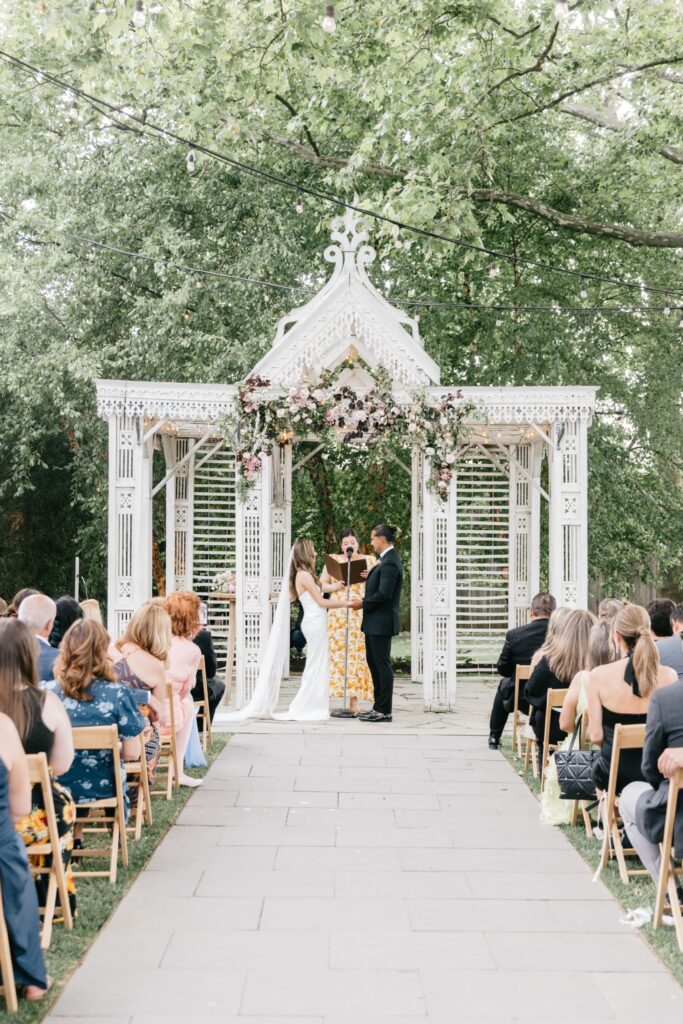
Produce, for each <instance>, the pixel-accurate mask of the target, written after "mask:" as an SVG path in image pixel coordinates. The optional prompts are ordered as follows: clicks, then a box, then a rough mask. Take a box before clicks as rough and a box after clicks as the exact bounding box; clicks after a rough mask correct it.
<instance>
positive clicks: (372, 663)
mask: <svg viewBox="0 0 683 1024" xmlns="http://www.w3.org/2000/svg"><path fill="white" fill-rule="evenodd" d="M395 537H396V531H395V530H394V528H393V527H391V526H387V525H386V523H382V524H380V525H379V526H376V527H375V529H374V530H373V531H372V536H371V538H370V543H371V544H372V547H373V550H374V552H375V554H376V555H377V556H378V561H377V564H376V565H375V566H374V567H373V568H372V569H371V570H370V572H369V574H368V577H367V582H366V584H365V597H364V599H363V600H362V601H354V602H353V604H352V605H351V607H352V608H356V609H358V608H362V609H363V622H362V625H361V629H362V630H363V633H364V634H365V656H366V658H367V662H368V668H369V669H370V675H371V676H372V684H373V687H374V690H375V702H374V705H373V708H372V711H368V712H366V713H365V714H362V715H359V718H362V719H363V721H364V722H390V721H391V720H392V713H391V702H392V698H393V694H394V673H393V669H392V667H391V638H392V637H393V636H397V635H398V632H399V607H400V603H401V587H402V585H403V563H402V562H401V559H400V558H399V555H398V552H397V551H396V549H395V548H394V539H395Z"/></svg>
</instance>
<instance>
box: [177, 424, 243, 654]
mask: <svg viewBox="0 0 683 1024" xmlns="http://www.w3.org/2000/svg"><path fill="white" fill-rule="evenodd" d="M215 444H216V442H215V440H209V441H206V442H205V443H204V445H203V446H202V447H201V448H198V449H197V451H196V453H195V456H194V464H195V466H196V467H197V468H196V469H195V471H194V474H193V476H194V479H193V492H194V518H193V524H192V548H193V550H192V589H193V590H194V591H195V592H196V593H197V594H199V596H200V597H201V599H202V601H207V602H208V607H209V622H208V625H209V629H210V630H211V635H212V637H213V642H214V647H215V649H216V654H217V655H218V662H219V665H220V666H221V668H222V667H223V666H224V665H225V660H226V652H227V641H228V625H229V620H228V617H227V615H226V608H225V602H219V601H209V600H208V595H209V593H210V590H211V581H212V579H213V578H214V576H215V575H216V574H217V573H219V572H221V571H223V570H224V569H233V570H234V569H235V568H236V565H237V552H236V518H235V515H236V503H235V456H234V453H233V452H232V450H230V449H229V448H226V447H225V446H223V447H222V448H219V449H218V451H216V452H214V453H213V454H212V455H210V456H209V458H208V459H207V460H206V461H205V462H203V461H202V460H203V458H204V456H205V455H206V454H207V453H209V452H210V451H211V450H212V448H214V447H215ZM176 559H177V552H176Z"/></svg>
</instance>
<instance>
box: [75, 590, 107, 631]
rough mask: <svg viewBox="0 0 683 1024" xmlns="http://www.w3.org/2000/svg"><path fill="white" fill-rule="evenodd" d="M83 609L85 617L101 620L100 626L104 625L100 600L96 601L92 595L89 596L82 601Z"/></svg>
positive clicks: (95, 620)
mask: <svg viewBox="0 0 683 1024" xmlns="http://www.w3.org/2000/svg"><path fill="white" fill-rule="evenodd" d="M81 611H82V612H83V618H84V619H92V620H93V621H94V622H99V624H100V626H103V625H104V622H103V621H102V612H101V611H100V602H99V601H95V599H94V598H92V597H89V598H88V599H87V600H86V601H81Z"/></svg>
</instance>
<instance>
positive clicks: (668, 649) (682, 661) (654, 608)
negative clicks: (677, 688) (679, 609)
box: [647, 598, 683, 683]
mask: <svg viewBox="0 0 683 1024" xmlns="http://www.w3.org/2000/svg"><path fill="white" fill-rule="evenodd" d="M675 611H676V605H675V604H674V602H673V601H670V600H669V598H662V599H661V600H659V601H650V603H649V605H648V606H647V613H648V615H649V616H650V629H651V631H652V637H653V639H654V641H655V643H656V645H657V650H658V651H659V660H660V661H661V663H662V665H668V666H669V668H672V669H673V670H674V672H675V673H676V675H677V676H678V681H679V683H683V641H682V640H681V634H680V631H679V632H676V633H675V632H674V628H673V622H672V616H673V613H674V612H675Z"/></svg>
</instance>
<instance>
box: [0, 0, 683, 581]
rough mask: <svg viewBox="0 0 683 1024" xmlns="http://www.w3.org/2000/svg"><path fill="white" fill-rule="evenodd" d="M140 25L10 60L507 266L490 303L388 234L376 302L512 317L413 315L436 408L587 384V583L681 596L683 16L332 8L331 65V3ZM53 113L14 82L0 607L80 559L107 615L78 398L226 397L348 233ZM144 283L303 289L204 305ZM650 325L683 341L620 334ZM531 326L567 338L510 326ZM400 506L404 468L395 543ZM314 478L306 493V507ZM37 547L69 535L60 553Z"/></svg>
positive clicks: (98, 465) (53, 27)
mask: <svg viewBox="0 0 683 1024" xmlns="http://www.w3.org/2000/svg"><path fill="white" fill-rule="evenodd" d="M133 6H134V4H133V0H125V2H124V0H112V2H111V3H108V4H107V5H103V4H100V3H92V4H88V5H85V4H83V3H82V2H80V0H46V3H45V4H42V5H41V4H38V3H31V4H23V5H11V13H9V12H7V11H5V12H3V13H2V14H0V19H1V20H2V25H3V44H2V48H3V49H4V50H5V51H7V52H10V53H13V54H15V55H17V56H18V57H20V58H22V59H25V60H28V61H30V62H31V63H33V64H34V65H35V66H38V67H41V68H44V69H45V70H46V71H49V72H54V73H58V74H61V75H63V76H64V77H65V78H67V79H69V80H70V81H73V82H74V83H76V84H77V85H79V86H81V87H82V88H83V89H84V90H86V91H87V92H89V93H91V94H93V95H96V96H101V97H103V98H105V99H107V100H109V101H111V102H112V103H114V104H115V105H117V106H119V107H123V106H125V107H126V109H128V110H130V111H132V112H134V113H136V114H137V115H139V116H140V117H142V118H144V119H145V120H146V121H147V122H148V123H154V124H160V125H162V126H164V127H166V128H168V129H170V130H172V131H174V132H176V133H177V134H180V135H185V136H187V137H191V138H194V139H197V140H201V141H202V142H204V143H206V144H207V145H208V146H210V147H212V148H215V149H217V150H219V151H221V152H222V153H224V154H226V155H227V156H228V157H230V158H234V159H237V160H241V161H244V162H245V163H248V164H250V165H253V166H258V167H259V168H262V169H263V170H265V171H267V172H269V173H273V174H276V175H281V176H284V177H287V178H289V179H291V180H293V181H295V182H297V183H299V184H301V185H302V186H310V187H312V188H315V189H322V190H324V191H328V192H333V193H336V194H340V195H342V196H344V197H348V198H351V197H353V195H354V194H357V195H358V196H359V197H360V202H361V204H362V205H364V206H367V207H370V208H374V209H376V210H378V211H380V212H382V213H384V214H387V215H389V216H393V217H397V218H400V219H402V220H404V221H406V222H411V223H414V224H416V225H418V226H420V227H423V228H426V229H429V230H432V229H433V230H435V231H437V232H439V233H441V234H444V235H446V236H448V237H451V238H453V239H457V240H460V241H464V242H467V243H471V244H474V245H478V244H481V243H483V244H485V245H486V246H487V247H489V248H491V249H493V250H499V251H501V252H506V253H510V254H512V256H513V257H514V258H513V259H512V260H510V261H508V260H502V259H498V260H496V261H495V262H496V264H497V270H498V273H496V272H495V270H494V276H490V271H491V270H492V266H493V264H492V259H491V258H490V257H487V256H485V255H482V254H481V253H477V252H476V251H472V250H468V249H464V248H460V247H458V246H452V245H447V244H445V243H442V242H439V241H436V240H430V239H426V238H419V237H417V236H415V235H412V234H411V233H410V232H408V231H405V230H398V229H397V228H395V227H392V226H391V225H387V224H380V225H377V228H376V232H375V237H374V238H373V244H375V245H376V246H377V248H378V251H379V257H380V258H379V260H378V261H377V264H376V265H375V268H374V271H373V273H374V279H375V282H376V283H377V284H378V286H380V287H382V288H383V289H384V290H385V294H387V295H388V296H389V297H390V299H391V300H392V301H395V302H397V304H398V305H405V306H406V308H409V305H408V304H409V303H411V302H414V301H419V300H426V299H427V300H434V301H455V302H466V303H470V302H473V303H479V304H490V305H497V304H500V305H505V306H511V307H513V309H512V311H509V312H496V311H495V310H477V309H470V310H463V309H448V308H428V309H424V310H420V312H421V314H422V319H421V324H420V328H421V333H422V335H423V337H424V339H425V343H426V346H427V348H428V350H429V352H430V354H431V355H432V356H433V357H434V359H435V360H436V361H437V362H438V363H439V364H440V366H441V367H442V379H443V381H444V383H445V384H451V385H459V384H468V385H498V384H502V385H506V384H574V383H576V384H596V385H598V386H599V387H600V396H599V416H598V418H597V422H596V424H595V425H594V426H593V428H592V432H591V446H592V461H591V470H590V471H591V496H590V526H591V568H592V570H593V572H594V573H596V574H600V575H601V576H602V577H604V578H605V580H606V581H608V582H609V583H610V584H611V585H613V586H614V587H615V588H619V589H625V588H627V587H628V583H629V581H630V580H632V579H633V577H634V576H641V577H647V576H649V575H654V576H655V578H657V579H658V580H660V581H661V580H662V578H663V577H664V576H665V575H666V574H668V575H669V579H670V581H671V583H676V582H679V583H680V582H681V568H680V567H681V553H682V551H683V491H682V484H681V480H682V477H681V472H682V468H683V466H682V456H681V443H680V442H681V436H682V430H681V426H682V423H681V392H682V390H683V361H682V360H681V359H680V348H681V338H682V337H683V333H682V330H681V328H680V327H679V321H680V319H681V315H680V311H677V307H678V306H680V305H683V301H682V300H681V297H680V296H677V295H675V294H674V295H671V296H659V295H657V293H655V292H652V291H647V289H646V288H645V287H643V285H644V284H649V285H653V284H659V285H661V286H663V287H667V288H671V289H678V290H681V274H680V269H679V265H680V259H679V256H678V253H679V252H680V248H683V240H681V239H680V238H679V226H680V209H681V187H680V175H681V166H680V159H683V158H681V154H680V151H679V150H678V149H676V140H678V139H680V138H681V136H682V129H683V116H682V115H683V69H682V68H681V64H682V63H683V20H682V19H681V18H680V17H679V10H678V7H679V5H678V0H652V2H650V3H647V4H638V5H634V4H629V3H627V0H612V2H609V3H608V2H607V0H593V2H591V3H590V4H582V5H579V6H578V7H577V10H576V11H574V12H573V13H572V14H571V16H570V17H569V18H568V19H567V20H566V21H565V22H562V23H561V24H560V25H559V26H558V25H556V23H555V21H554V17H553V9H554V3H553V2H552V0H525V2H524V3H520V4H515V5H511V4H509V3H508V2H503V0H463V2H459V3H458V4H456V5H451V6H446V7H444V6H443V4H440V3H437V2H436V0H417V2H416V0H367V2H365V3H364V4H363V5H358V4H355V3H354V4H352V3H348V4H341V5H338V7H337V31H336V33H335V34H334V35H332V36H328V35H326V34H325V33H323V32H322V30H321V28H320V25H319V22H320V17H321V9H322V5H321V4H320V3H318V2H317V0H297V3H293V2H292V0H283V2H282V3H279V2H277V3H276V2H274V0H266V2H263V3H259V4H256V3H248V4H245V3H238V2H236V0H232V2H229V3H227V4H226V3H225V0H220V2H219V0H196V2H195V3H193V4H192V5H191V6H188V5H187V4H184V3H179V2H177V0H162V3H160V4H158V5H155V6H156V7H158V11H157V13H156V14H153V13H152V11H151V5H149V4H146V5H145V6H146V8H147V9H148V21H147V25H146V26H145V27H144V29H133V28H132V26H131V22H130V15H131V13H132V10H133ZM69 103H70V99H69V97H68V96H66V95H64V94H63V92H62V91H61V90H60V89H57V88H55V87H54V86H52V85H50V84H49V83H47V82H46V81H45V80H44V79H42V80H40V79H38V80H37V79H36V78H35V77H30V76H26V75H25V74H24V73H22V72H21V71H20V70H18V69H17V68H15V67H10V66H9V65H7V64H6V63H4V62H0V146H1V147H2V154H3V159H2V161H1V162H0V195H1V196H2V203H1V205H0V361H1V365H2V367H3V373H2V379H1V380H0V441H1V442H2V444H1V455H0V502H1V503H2V506H1V507H2V514H3V521H4V522H5V524H7V527H8V529H6V531H3V532H4V533H5V536H4V537H3V539H2V542H0V559H1V563H0V593H2V594H3V596H9V595H10V594H11V593H12V592H13V591H14V590H15V589H17V588H18V587H19V586H20V585H23V584H25V583H27V582H39V581H40V580H42V581H44V585H45V586H46V587H48V588H49V589H53V588H54V589H55V590H61V589H64V583H65V582H66V581H68V580H69V579H70V575H71V559H72V557H73V555H75V554H77V553H80V555H81V557H82V559H83V562H84V575H85V576H86V580H87V582H88V584H89V587H90V590H91V592H93V593H95V595H96V596H103V587H104V579H105V573H104V550H105V544H106V500H105V490H106V479H105V478H106V466H107V463H106V457H105V448H106V435H105V432H104V431H103V429H102V426H101V424H99V423H98V422H97V420H96V417H95V410H94V394H93V391H94V389H93V384H92V382H93V378H95V377H97V376H102V377H119V378H131V379H165V380H201V381H219V382H223V381H225V382H231V381H235V380H239V379H242V378H243V377H244V376H245V375H246V373H247V372H248V371H249V369H250V368H251V367H252V366H253V365H254V363H255V362H256V361H257V359H258V357H259V356H260V355H261V354H262V353H263V352H264V351H265V349H266V348H267V346H268V344H269V343H270V340H271V338H272V337H273V334H274V329H275V323H276V320H277V317H278V316H280V315H282V314H283V313H284V312H286V310H287V309H289V308H290V307H292V306H294V305H298V304H299V303H300V302H301V301H303V300H304V299H305V298H306V297H307V296H310V295H311V294H313V292H314V291H315V290H316V289H317V288H318V287H319V286H320V284H321V283H322V281H323V280H324V278H325V276H326V269H325V264H324V262H323V260H322V250H323V248H324V245H325V244H326V240H327V230H328V225H329V218H330V216H331V214H332V213H333V212H336V211H334V210H333V209H332V208H331V206H330V205H329V204H327V203H324V202H322V201H318V200H315V199H314V198H311V197H304V212H303V214H302V215H300V216H299V215H297V214H296V212H295V208H294V203H295V191H294V190H292V191H288V190H286V189H283V188H281V187H279V186H278V185H276V184H274V183H269V182H265V181H259V180H257V179H255V178H252V177H250V176H248V175H246V174H244V173H241V172H239V171H238V170H237V169H236V168H235V167H234V166H230V165H228V164H225V163H221V162H220V161H218V160H215V159H212V158H211V157H209V156H206V155H204V154H202V153H201V152H199V151H198V152H197V170H196V173H195V174H194V175H189V174H188V173H187V169H186V164H185V157H186V155H187V151H186V149H185V147H184V146H182V145H180V144H174V143H171V142H169V141H159V140H158V139H156V138H154V137H153V134H146V135H142V136H141V135H140V134H137V133H136V132H134V131H131V130H130V128H131V127H132V126H131V125H130V123H129V122H127V121H126V118H125V117H124V116H123V115H122V114H119V115H113V116H112V117H110V118H107V117H105V116H104V114H103V111H102V110H101V109H100V108H98V107H97V105H96V104H92V103H89V102H88V101H86V100H85V99H81V100H79V104H78V117H77V118H72V117H70V116H69V113H68V108H69ZM579 108H580V109H579ZM577 110H578V112H577ZM596 118H597V121H599V122H600V124H602V125H603V127H600V126H599V124H598V123H597V121H596ZM543 204H545V205H543ZM615 225H616V226H617V228H618V230H616V229H615V227H614V226H615ZM666 233H669V235H670V238H669V237H668V235H667V238H668V241H667V238H663V235H665V234H666ZM75 235H81V236H84V237H85V238H90V239H95V240H99V241H102V242H107V243H111V244H113V245H116V246H118V247H120V248H121V249H126V250H130V251H136V252H144V253H146V254H147V255H148V256H149V257H150V260H149V262H144V263H143V262H139V261H133V260H131V258H130V257H127V256H125V255H123V254H120V253H115V252H108V251H106V250H102V249H93V247H92V246H91V245H90V244H89V243H87V242H83V241H80V240H78V239H77V238H75V237H74V236H75ZM622 238H626V239H627V241H624V240H620V239H622ZM629 242H630V243H632V244H629ZM663 243H664V244H663ZM676 247H679V248H676ZM159 258H163V259H166V260H169V261H171V262H175V263H178V264H194V265H200V266H203V267H206V268H208V269H212V270H216V271H222V272H225V273H229V274H234V275H240V276H249V277H258V278H268V279H270V280H271V281H276V282H279V283H284V284H290V285H293V286H295V288H296V291H294V292H286V291H279V290H275V289H267V290H264V289H262V288H258V287H254V286H251V285H246V284H240V283H237V282H232V281H228V280H225V279H219V278H210V277H202V278H199V277H195V276H193V275H190V274H188V273H186V272H183V271H181V270H178V269H175V268H173V267H172V266H168V265H165V264H162V263H160V262H158V259H159ZM529 259H532V260H537V261H539V262H540V263H546V264H551V265H554V266H559V267H563V268H566V269H576V268H579V269H581V270H582V271H583V272H585V273H586V274H595V275H599V276H603V277H608V278H618V279H621V280H627V281H630V282H632V283H634V284H636V285H637V286H638V287H637V289H636V290H633V291H627V290H625V289H621V288H619V287H617V286H615V285H612V284H609V283H605V282H602V283H601V282H599V281H590V280H588V281H585V282H582V281H581V280H580V279H577V278H574V277H571V276H567V275H564V274H560V273H556V272H552V271H548V270H544V269H541V268H537V267H530V266H528V265H526V264H525V263H524V262H523V261H524V260H529ZM582 293H583V294H582ZM667 304H668V305H669V306H670V307H671V309H672V312H671V315H669V316H667V315H665V314H664V313H662V312H656V311H650V312H645V313H638V312H636V313H629V312H619V311H618V310H619V308H620V307H624V308H625V307H630V306H633V305H644V306H648V305H652V306H655V305H659V306H664V305H667ZM530 305H540V306H548V307H554V306H568V307H572V308H578V309H580V310H585V312H576V313H566V314H563V315H561V316H560V315H555V314H553V313H548V312H546V313H537V314H530V313H525V312H523V311H522V310H521V307H524V306H530ZM602 307H608V308H609V309H610V310H611V312H609V313H602V312H600V311H599V309H600V308H602ZM310 469H311V470H312V471H313V470H314V467H313V466H311V467H310ZM354 474H356V475H355V476H354ZM329 478H330V479H329V480H328V485H329V488H330V497H331V500H332V503H333V505H334V508H335V512H334V516H337V515H338V516H339V518H340V519H341V518H343V519H344V520H346V519H348V518H351V520H352V521H353V522H355V523H360V522H361V520H363V519H364V517H366V516H367V519H368V522H370V519H371V517H372V515H373V514H374V513H370V512H367V510H366V506H367V504H368V499H367V494H366V492H365V491H364V490H363V486H362V484H363V476H362V469H359V470H358V471H357V472H356V470H352V471H351V473H350V474H345V475H344V477H343V481H342V477H341V475H339V476H336V477H335V475H334V473H330V474H329ZM352 478H353V479H354V480H357V481H358V486H356V484H352V483H351V482H350V481H351V479H352ZM396 478H397V479H399V480H401V487H402V486H403V483H402V474H401V473H399V472H398V471H397V473H394V472H393V471H392V472H391V473H389V475H388V477H387V480H388V485H387V486H388V488H389V490H388V491H387V492H386V493H385V495H384V496H383V497H381V496H380V498H379V499H378V502H379V504H380V505H381V506H383V508H384V509H385V511H384V512H383V515H382V517H383V518H390V516H389V512H388V511H386V509H391V512H392V517H393V518H396V516H394V509H395V510H396V512H399V511H400V508H399V506H400V507H401V508H403V509H404V510H405V513H406V514H407V503H406V502H405V500H403V499H401V500H400V501H399V500H398V496H396V502H395V497H394V494H393V490H392V488H394V486H396V487H397V488H398V487H399V485H398V484H395V479H396ZM307 480H308V481H310V475H307V474H303V473H302V474H300V475H299V476H298V477H297V491H298V490H299V489H300V490H301V494H302V495H304V494H305V493H306V491H305V488H306V487H308V484H307V483H306V481H307ZM376 481H377V478H373V481H372V482H373V486H374V485H375V484H376ZM39 491H40V492H41V494H45V493H47V495H49V498H50V499H52V500H51V502H50V501H49V500H48V499H47V498H46V499H45V501H43V498H42V497H41V498H40V499H38V498H37V497H36V496H37V494H38V492H39ZM310 496H312V497H314V498H319V497H320V489H319V487H316V488H314V489H313V488H312V489H311V492H310ZM372 501H373V502H374V501H375V498H374V497H373V498H372ZM295 502H299V503H300V505H299V507H301V508H303V502H302V499H301V498H300V497H298V496H296V492H295ZM401 502H402V504H401ZM321 509H322V506H321V505H320V503H319V502H318V504H317V505H314V506H313V508H312V509H311V510H310V513H306V514H307V515H310V525H311V528H312V529H313V528H314V527H315V528H316V529H318V528H324V529H325V530H327V531H328V533H329V532H330V531H331V530H332V528H333V527H337V526H338V525H341V523H337V522H336V521H335V522H332V521H331V518H333V517H331V513H330V512H329V507H328V510H327V511H325V512H323V511H321ZM337 510H338V511H337ZM321 518H322V519H323V520H324V522H321ZM46 519H47V523H48V524H49V523H50V519H51V521H52V524H53V525H54V526H55V528H57V529H58V533H59V536H58V537H57V538H55V536H54V530H53V532H52V533H51V534H50V541H48V539H47V530H46V528H44V523H45V520H46ZM300 521H301V524H302V526H303V525H306V524H305V523H304V519H301V520H300ZM407 522H408V519H407V518H404V519H403V520H402V521H400V522H399V525H403V526H406V525H407ZM316 524H318V525H316ZM63 581H64V582H63Z"/></svg>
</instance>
